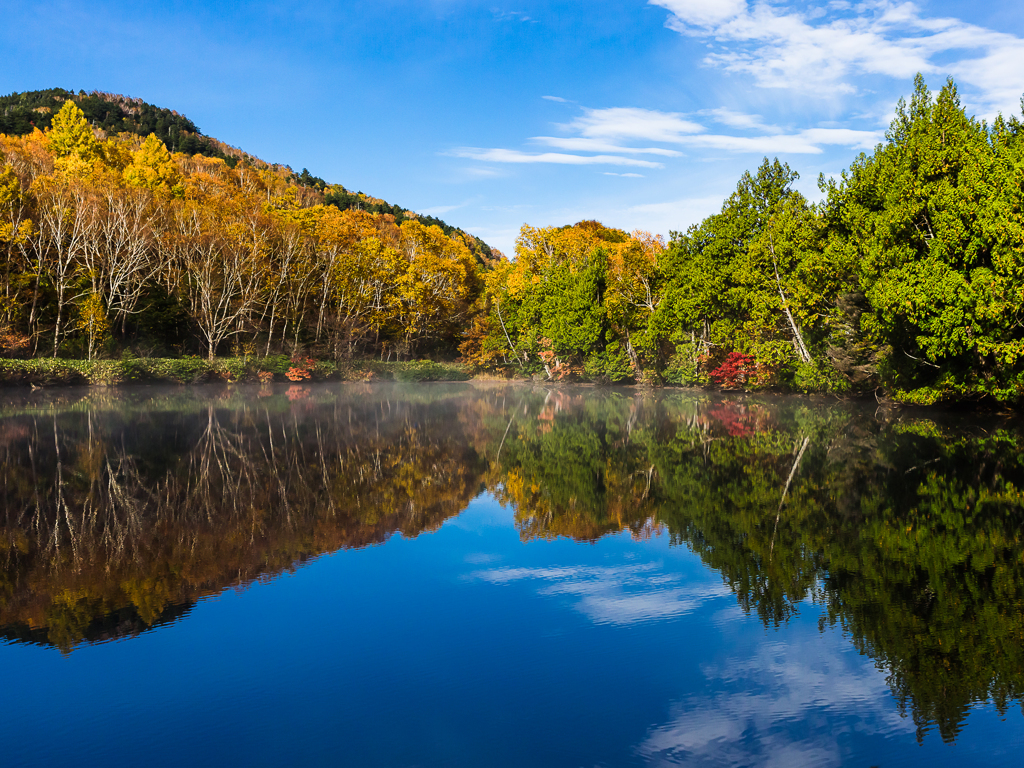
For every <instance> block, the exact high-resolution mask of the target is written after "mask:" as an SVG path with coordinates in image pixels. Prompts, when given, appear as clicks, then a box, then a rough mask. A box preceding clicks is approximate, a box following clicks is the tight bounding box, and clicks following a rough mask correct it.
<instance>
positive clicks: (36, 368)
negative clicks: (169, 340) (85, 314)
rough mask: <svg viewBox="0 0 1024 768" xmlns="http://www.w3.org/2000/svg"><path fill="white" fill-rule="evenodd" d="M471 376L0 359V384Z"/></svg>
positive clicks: (395, 366) (348, 366)
mask: <svg viewBox="0 0 1024 768" xmlns="http://www.w3.org/2000/svg"><path fill="white" fill-rule="evenodd" d="M469 378H470V373H468V372H467V371H466V370H465V369H464V368H463V367H462V366H461V365H458V364H456V363H438V362H434V361H432V360H411V361H406V362H383V361H380V360H360V361H352V362H348V363H343V364H340V365H339V364H337V363H334V362H333V361H330V360H312V359H305V360H299V361H295V360H292V359H290V358H289V357H287V356H286V355H271V356H268V357H259V358H257V357H221V358H215V359H213V360H207V359H205V358H200V357H184V358H178V359H174V358H143V357H130V356H125V357H122V358H120V359H118V360H68V359H63V358H40V359H35V360H5V359H0V385H8V386H19V385H21V386H26V385H32V386H60V385H83V384H92V385H106V386H113V385H122V384H145V383H149V384H201V383H216V382H223V383H232V382H240V381H249V382H261V383H264V384H269V383H270V382H274V381H279V382H292V383H296V384H300V383H302V382H306V381H331V380H333V381H367V380H372V379H380V380H385V381H388V380H394V381H465V380H467V379H469Z"/></svg>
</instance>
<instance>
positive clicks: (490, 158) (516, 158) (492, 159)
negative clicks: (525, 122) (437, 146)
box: [450, 147, 664, 168]
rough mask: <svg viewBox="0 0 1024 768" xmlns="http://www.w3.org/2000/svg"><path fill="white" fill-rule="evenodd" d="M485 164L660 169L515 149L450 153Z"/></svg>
mask: <svg viewBox="0 0 1024 768" xmlns="http://www.w3.org/2000/svg"><path fill="white" fill-rule="evenodd" d="M450 154H451V155H453V156H454V157H465V158H469V159H470V160H478V161H481V162H485V163H551V164H554V165H632V166H636V167H639V168H662V167H664V166H663V165H662V164H661V163H654V162H651V161H650V160H637V159H635V158H632V157H620V156H618V155H569V154H565V153H563V152H539V153H531V152H521V151H519V150H517V149H479V148H476V147H459V148H458V149H455V150H452V152H451V153H450Z"/></svg>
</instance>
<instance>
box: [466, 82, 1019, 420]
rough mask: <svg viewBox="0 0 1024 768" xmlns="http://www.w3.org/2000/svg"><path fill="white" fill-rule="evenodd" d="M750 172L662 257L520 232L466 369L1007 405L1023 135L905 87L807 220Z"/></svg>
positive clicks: (567, 234) (766, 175) (476, 327)
mask: <svg viewBox="0 0 1024 768" xmlns="http://www.w3.org/2000/svg"><path fill="white" fill-rule="evenodd" d="M797 178H798V175H797V173H796V172H795V171H794V170H793V169H791V168H790V167H789V166H788V165H786V164H784V163H780V162H779V161H778V160H775V161H770V160H768V159H767V158H765V160H764V162H763V163H762V164H761V165H760V167H759V168H758V169H757V170H756V171H755V172H752V173H745V174H744V175H743V176H742V178H741V179H740V181H739V183H738V184H737V187H736V191H735V192H734V193H733V194H732V195H730V196H729V198H728V199H727V200H726V201H725V203H724V204H723V206H722V210H721V212H720V213H717V214H714V215H713V216H710V217H708V218H707V219H705V220H704V221H703V222H701V223H700V224H697V225H694V226H692V227H690V228H689V229H688V230H687V231H686V232H676V233H673V234H672V237H671V241H670V242H669V243H668V244H667V246H666V245H664V244H663V243H661V242H660V241H658V240H657V238H651V237H650V236H649V235H647V234H645V233H642V232H638V233H634V234H633V235H630V236H627V235H626V233H624V232H619V231H615V230H607V229H604V228H603V227H600V226H599V225H597V224H596V223H588V222H582V223H581V224H578V225H576V226H575V227H572V228H545V229H533V228H530V227H524V228H523V231H522V233H521V235H520V238H519V241H518V243H517V245H516V260H515V262H510V263H504V264H501V265H499V267H498V268H497V269H495V270H494V271H492V272H490V273H489V274H488V275H487V276H486V278H485V279H486V281H487V291H486V294H485V301H486V309H485V311H484V313H483V314H482V315H480V316H478V317H477V318H476V319H475V321H474V324H473V325H472V326H471V328H470V330H469V332H468V337H467V341H466V342H465V344H464V345H463V351H464V353H465V355H466V357H467V359H468V360H470V361H472V362H473V363H475V364H477V365H479V366H484V367H486V366H498V367H502V368H504V369H506V370H510V371H512V370H521V371H524V372H531V373H536V372H538V371H542V370H543V371H545V372H546V373H547V374H548V375H549V376H551V377H553V378H559V377H565V376H569V377H571V376H578V375H580V373H581V372H583V373H585V374H586V375H587V376H589V377H591V378H597V379H601V378H604V379H607V380H611V381H651V382H662V381H664V382H669V383H680V384H689V385H709V384H715V385H719V386H723V387H726V388H740V387H742V388H747V389H751V388H755V389H756V388H763V387H769V388H783V389H798V390H804V391H834V392H849V391H857V390H859V391H871V390H873V389H876V388H879V387H881V388H884V389H885V390H886V391H888V392H889V393H890V394H891V395H892V396H893V397H895V398H896V399H898V400H901V401H905V402H916V403H931V402H936V401H942V400H947V401H951V400H965V399H966V400H980V399H989V400H995V401H1001V402H1014V401H1019V400H1020V399H1021V397H1022V395H1024V184H1022V180H1024V126H1022V124H1021V122H1020V121H1019V120H1018V119H1017V118H1016V117H1012V118H1010V119H1004V118H1002V117H1000V118H998V119H997V120H995V122H994V123H993V124H992V125H988V124H986V123H984V122H982V121H979V120H977V119H974V118H971V117H968V116H967V114H966V113H965V111H964V109H963V107H962V106H961V104H960V101H959V97H958V95H957V91H956V87H955V85H954V84H953V83H952V82H949V83H947V84H946V86H945V87H944V88H943V89H942V90H941V92H940V93H939V94H938V95H937V96H933V95H932V94H931V93H929V91H928V89H927V88H926V86H925V84H924V81H923V79H922V78H920V77H919V78H918V79H917V83H916V89H915V91H914V95H913V96H912V98H911V100H910V102H909V104H908V103H905V102H902V101H901V102H900V104H899V107H898V109H897V113H896V117H895V119H894V120H893V122H892V125H891V127H890V129H889V132H888V133H887V136H886V141H885V143H883V144H880V145H879V146H878V147H876V149H875V150H874V152H873V153H871V154H870V155H868V154H861V155H860V157H858V158H857V159H856V160H855V161H854V163H853V164H852V166H851V168H850V170H849V171H847V172H844V173H843V174H842V176H841V178H839V179H835V180H826V179H820V180H819V186H820V188H821V191H822V193H823V195H824V200H823V201H822V202H821V203H820V204H817V205H812V204H811V203H810V202H809V201H808V200H807V199H806V198H805V197H804V196H803V195H801V194H800V193H799V192H798V191H796V189H795V188H794V186H793V183H794V182H795V181H796V179H797Z"/></svg>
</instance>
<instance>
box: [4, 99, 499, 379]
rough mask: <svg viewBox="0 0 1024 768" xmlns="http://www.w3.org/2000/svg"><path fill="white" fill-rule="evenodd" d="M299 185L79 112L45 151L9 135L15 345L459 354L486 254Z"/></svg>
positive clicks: (9, 264)
mask: <svg viewBox="0 0 1024 768" xmlns="http://www.w3.org/2000/svg"><path fill="white" fill-rule="evenodd" d="M297 181H301V179H298V180H297V179H296V177H295V175H294V174H293V173H291V171H290V169H287V168H282V167H280V166H272V165H268V164H266V163H262V162H261V161H257V160H255V159H254V158H251V157H249V156H241V158H240V159H239V158H234V161H233V162H232V163H230V164H229V163H227V162H225V160H224V159H222V158H211V157H206V156H203V155H199V154H194V155H187V154H184V153H172V152H170V151H169V150H168V149H167V147H166V145H165V144H164V142H163V141H161V140H160V139H158V138H157V137H156V136H155V135H150V136H149V137H148V138H145V139H143V138H141V137H139V136H136V135H132V134H121V135H115V136H108V135H105V134H104V133H103V132H101V131H97V130H95V129H94V128H93V127H92V126H90V125H89V123H88V122H87V120H86V119H85V116H84V115H83V113H82V111H81V110H80V109H79V108H78V106H77V105H76V103H75V101H73V100H67V101H65V102H64V103H63V106H62V107H61V108H60V109H59V110H57V111H56V114H54V115H53V117H52V121H51V126H50V128H49V129H48V130H47V131H46V132H45V133H44V132H41V131H38V130H36V131H34V132H32V133H29V134H27V135H23V136H3V135H0V252H3V253H4V255H5V257H6V258H5V259H4V260H3V266H2V267H0V269H2V270H3V272H2V273H0V288H2V296H0V332H2V333H3V335H4V338H5V339H8V340H14V339H28V346H29V348H30V349H29V352H30V353H31V354H35V355H43V354H48V355H52V356H53V357H58V356H65V357H75V356H80V357H90V358H91V357H93V356H95V355H102V354H109V353H110V352H115V351H116V350H117V348H118V347H123V346H126V345H131V344H134V345H141V346H142V347H144V348H149V349H155V350H157V351H160V352H162V353H164V354H167V353H170V354H182V353H188V352H200V353H202V354H204V355H205V356H207V357H208V358H212V357H213V356H214V355H217V354H225V353H230V352H235V353H236V354H242V350H243V349H249V350H250V351H252V352H259V353H261V354H270V353H271V352H282V351H284V352H286V353H288V352H291V353H293V354H294V353H295V351H296V350H299V349H303V350H306V351H308V352H311V353H314V354H315V356H317V357H322V356H329V357H335V358H348V357H351V356H353V355H366V354H378V353H380V354H387V355H388V356H389V357H390V356H394V357H395V358H396V359H401V358H403V357H404V358H406V359H408V358H409V357H412V356H413V355H415V354H417V353H422V352H424V351H433V350H442V351H443V350H446V349H448V350H451V351H454V347H455V346H456V344H457V343H458V342H459V341H460V335H461V332H462V330H463V328H464V326H465V325H466V324H467V323H468V322H469V320H470V316H471V314H472V311H473V306H474V302H475V301H476V299H477V296H478V295H479V291H480V287H481V281H480V276H479V270H480V267H481V265H480V261H479V259H478V258H477V256H476V255H475V254H476V253H479V252H480V248H481V246H480V243H479V242H478V241H476V240H474V239H472V238H469V237H467V236H465V235H463V234H462V233H460V232H458V231H455V230H451V228H448V229H449V230H450V232H451V234H450V236H449V235H448V234H445V232H444V230H442V228H441V227H440V226H437V225H426V224H424V223H422V222H421V221H419V219H418V217H417V216H416V215H415V214H412V213H409V212H406V213H404V214H403V215H402V216H401V217H400V218H399V217H396V216H395V215H394V214H391V213H387V214H385V213H379V214H375V213H369V212H366V211H360V210H354V209H350V210H340V209H339V208H338V207H337V206H336V205H330V204H327V202H326V197H325V194H326V195H330V194H340V192H339V191H338V190H341V191H342V192H343V191H344V190H343V189H341V188H334V187H328V188H326V189H320V188H317V187H315V186H306V185H304V184H302V183H297ZM5 346H7V347H10V348H11V350H12V351H16V350H17V349H20V348H21V346H22V345H21V343H20V342H19V343H18V344H14V343H13V342H12V343H10V344H5ZM246 354H248V353H246Z"/></svg>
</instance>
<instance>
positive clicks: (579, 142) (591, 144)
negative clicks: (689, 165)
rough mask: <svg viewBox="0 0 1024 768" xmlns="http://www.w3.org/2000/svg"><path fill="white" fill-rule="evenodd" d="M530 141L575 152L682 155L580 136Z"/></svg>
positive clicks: (674, 150)
mask: <svg viewBox="0 0 1024 768" xmlns="http://www.w3.org/2000/svg"><path fill="white" fill-rule="evenodd" d="M530 141H533V142H536V143H538V144H546V145H547V146H549V147H555V148H556V149H567V150H570V151H576V152H616V153H621V154H627V155H661V156H663V157H680V156H681V155H682V154H683V153H682V152H680V151H679V150H676V149H665V148H664V147H627V146H622V145H621V144H615V143H613V142H610V141H603V140H601V139H589V138H584V137H581V136H576V137H566V138H560V137H557V136H534V137H533V138H532V139H530Z"/></svg>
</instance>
